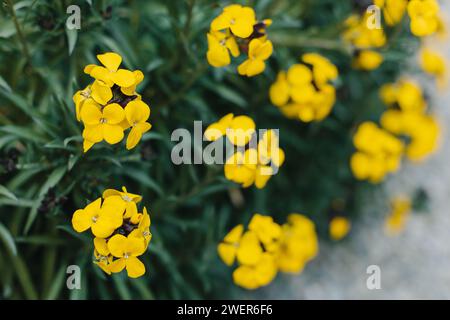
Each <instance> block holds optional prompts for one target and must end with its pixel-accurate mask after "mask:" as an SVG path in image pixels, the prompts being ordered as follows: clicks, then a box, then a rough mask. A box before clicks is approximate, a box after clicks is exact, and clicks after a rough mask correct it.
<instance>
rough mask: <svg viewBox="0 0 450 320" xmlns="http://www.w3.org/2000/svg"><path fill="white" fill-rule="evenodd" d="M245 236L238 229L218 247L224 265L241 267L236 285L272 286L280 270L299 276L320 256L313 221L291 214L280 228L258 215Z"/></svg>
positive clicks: (229, 234) (235, 280)
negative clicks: (298, 274)
mask: <svg viewBox="0 0 450 320" xmlns="http://www.w3.org/2000/svg"><path fill="white" fill-rule="evenodd" d="M248 227H249V230H248V231H246V232H245V233H244V227H243V225H238V226H237V227H235V228H233V229H232V230H231V231H230V233H228V234H227V235H226V236H225V238H224V240H223V242H222V243H220V244H219V245H218V247H217V250H218V253H219V256H220V258H221V259H222V261H223V262H224V263H225V264H226V265H228V266H232V265H233V264H234V263H235V262H237V264H238V266H237V268H236V269H235V270H234V272H233V281H234V283H235V284H236V285H238V286H240V287H243V288H246V289H250V290H251V289H257V288H260V287H262V286H265V285H267V284H269V283H270V282H272V280H273V279H274V278H275V277H276V275H277V273H278V270H280V271H283V272H291V273H299V272H301V270H303V267H304V265H305V264H306V263H307V262H308V261H310V260H311V259H313V258H314V257H315V256H316V255H317V252H318V242H317V235H316V232H315V228H314V224H313V223H312V221H311V220H309V219H308V218H306V217H305V216H303V215H300V214H291V215H289V217H288V222H287V223H286V224H284V225H283V226H280V225H279V224H277V223H276V222H274V221H273V219H272V218H271V217H268V216H263V215H260V214H255V215H254V216H253V218H252V219H251V221H250V223H249V226H248Z"/></svg>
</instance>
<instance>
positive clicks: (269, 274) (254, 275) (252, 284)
mask: <svg viewBox="0 0 450 320" xmlns="http://www.w3.org/2000/svg"><path fill="white" fill-rule="evenodd" d="M277 272H278V270H277V265H276V263H275V260H274V257H273V256H272V255H271V254H269V253H263V254H262V255H261V258H260V260H259V263H258V264H256V265H250V266H249V265H243V266H240V267H238V268H237V269H236V270H234V272H233V281H234V283H235V284H237V285H238V286H241V287H243V288H245V289H249V290H252V289H257V288H260V287H262V286H266V285H268V284H269V283H270V282H272V280H273V279H274V278H275V276H276V275H277Z"/></svg>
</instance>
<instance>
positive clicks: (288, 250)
mask: <svg viewBox="0 0 450 320" xmlns="http://www.w3.org/2000/svg"><path fill="white" fill-rule="evenodd" d="M318 250H319V245H318V240H317V234H316V231H315V227H314V223H313V222H312V221H311V220H310V219H308V218H307V217H306V216H304V215H301V214H298V213H292V214H290V215H289V217H288V222H287V223H285V224H284V225H283V226H282V232H281V237H280V241H279V244H278V247H277V248H276V251H275V255H276V259H275V260H276V261H277V264H278V267H279V269H280V271H283V272H289V273H296V274H298V273H300V272H302V270H303V268H304V266H305V265H306V263H307V262H309V261H310V260H311V259H313V258H314V257H315V256H316V255H317V252H318Z"/></svg>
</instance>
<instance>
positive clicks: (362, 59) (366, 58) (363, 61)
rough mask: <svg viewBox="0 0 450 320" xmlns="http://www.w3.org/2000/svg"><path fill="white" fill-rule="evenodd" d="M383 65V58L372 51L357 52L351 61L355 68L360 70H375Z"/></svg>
mask: <svg viewBox="0 0 450 320" xmlns="http://www.w3.org/2000/svg"><path fill="white" fill-rule="evenodd" d="M382 63H383V56H382V55H381V54H380V53H378V52H376V51H373V50H363V51H361V52H359V53H358V54H357V56H356V58H355V59H354V60H353V64H354V67H355V68H358V69H362V70H367V71H370V70H375V69H377V68H378V67H379V66H380V65H381V64H382Z"/></svg>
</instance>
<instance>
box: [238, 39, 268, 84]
mask: <svg viewBox="0 0 450 320" xmlns="http://www.w3.org/2000/svg"><path fill="white" fill-rule="evenodd" d="M272 52H273V46H272V42H271V41H270V40H265V41H263V40H260V39H253V40H251V41H250V45H249V49H248V59H247V60H245V61H244V62H243V63H242V64H240V65H239V67H238V72H239V74H240V75H245V76H247V77H253V76H255V75H257V74H260V73H262V72H263V71H264V69H265V68H266V63H265V62H264V61H266V60H267V59H269V57H270V56H271V55H272Z"/></svg>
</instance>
